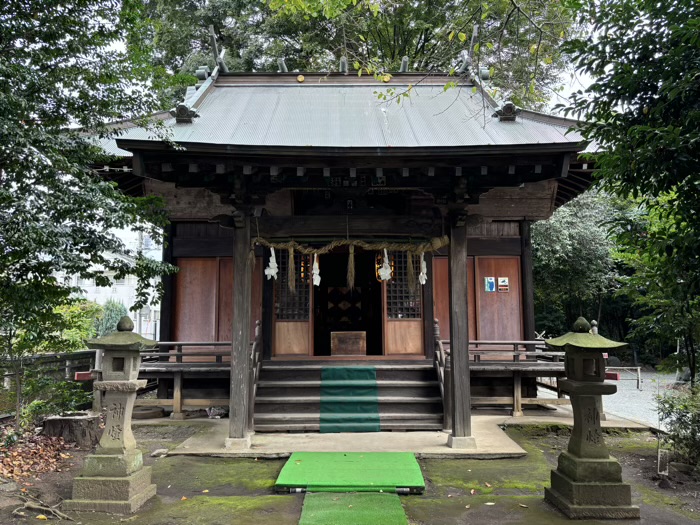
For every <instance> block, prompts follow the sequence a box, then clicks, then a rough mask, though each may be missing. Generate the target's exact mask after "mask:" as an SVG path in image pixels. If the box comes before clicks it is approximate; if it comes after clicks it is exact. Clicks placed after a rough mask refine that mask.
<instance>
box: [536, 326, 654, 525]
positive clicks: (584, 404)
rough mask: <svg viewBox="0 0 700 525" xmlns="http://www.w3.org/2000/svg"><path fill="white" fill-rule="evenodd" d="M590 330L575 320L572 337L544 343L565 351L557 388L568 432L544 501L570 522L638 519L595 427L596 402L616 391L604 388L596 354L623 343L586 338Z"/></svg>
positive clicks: (615, 464)
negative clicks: (568, 413) (569, 414)
mask: <svg viewBox="0 0 700 525" xmlns="http://www.w3.org/2000/svg"><path fill="white" fill-rule="evenodd" d="M590 329H591V326H590V325H589V324H588V322H587V321H586V320H585V319H582V318H579V320H577V321H576V324H575V325H574V332H569V333H568V334H566V335H564V336H562V337H559V338H557V339H552V340H549V341H547V345H548V346H550V347H553V348H556V349H560V348H564V349H565V350H566V361H565V366H566V374H567V376H568V378H567V379H565V380H562V381H560V383H559V385H560V387H561V390H562V391H564V392H566V393H567V394H569V396H570V397H571V408H572V410H573V413H574V428H573V430H572V431H571V439H570V440H569V446H568V449H567V451H566V452H563V453H562V454H561V455H560V456H559V462H558V465H557V469H556V470H553V471H552V475H551V487H550V488H545V489H544V499H545V500H546V501H548V502H550V503H551V504H552V505H554V506H555V507H557V508H558V509H559V510H561V511H562V512H563V513H564V514H566V516H567V517H569V518H572V519H616V518H622V519H638V518H639V517H640V516H639V507H635V506H633V505H632V490H631V488H630V486H629V485H627V484H626V483H623V482H622V467H620V464H619V463H618V462H617V460H616V459H615V458H612V457H610V454H609V453H608V449H607V447H606V446H605V440H604V438H603V430H602V428H601V426H600V421H601V418H602V406H603V404H602V396H604V395H610V394H614V393H615V392H616V391H617V386H615V385H613V384H611V383H605V363H604V360H603V354H602V351H601V350H600V348H601V347H602V348H615V347H619V346H621V345H623V343H615V342H613V341H610V340H608V339H605V338H603V337H601V336H599V335H598V334H597V333H595V332H593V333H589V330H590Z"/></svg>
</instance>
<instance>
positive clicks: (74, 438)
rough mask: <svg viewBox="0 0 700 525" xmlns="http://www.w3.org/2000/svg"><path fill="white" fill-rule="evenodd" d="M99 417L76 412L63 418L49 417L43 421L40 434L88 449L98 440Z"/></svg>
mask: <svg viewBox="0 0 700 525" xmlns="http://www.w3.org/2000/svg"><path fill="white" fill-rule="evenodd" d="M99 427H100V416H99V415H96V414H95V415H91V414H86V413H84V412H76V413H75V414H68V415H65V416H50V417H48V418H46V420H45V421H44V430H43V432H42V434H44V435H45V436H50V437H62V438H63V440H64V441H65V442H66V443H75V444H77V445H78V447H80V448H85V449H90V448H92V447H94V446H95V445H97V442H98V441H99V440H100V428H99Z"/></svg>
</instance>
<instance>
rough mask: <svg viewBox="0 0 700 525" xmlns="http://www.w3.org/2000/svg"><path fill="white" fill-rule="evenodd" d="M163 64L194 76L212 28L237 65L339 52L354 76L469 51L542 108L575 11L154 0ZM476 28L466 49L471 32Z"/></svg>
mask: <svg viewBox="0 0 700 525" xmlns="http://www.w3.org/2000/svg"><path fill="white" fill-rule="evenodd" d="M149 8H150V9H151V13H152V16H153V18H154V19H155V20H156V22H155V26H154V32H155V41H154V42H155V47H156V49H157V50H158V53H157V57H158V60H159V62H158V63H159V64H163V65H165V66H166V67H167V68H169V69H171V70H172V71H175V72H192V71H194V70H195V69H196V68H197V67H198V66H200V65H203V64H204V63H209V64H210V65H211V66H213V58H212V57H211V53H210V51H209V49H210V44H209V34H208V32H207V30H206V28H207V27H208V26H209V25H213V26H214V28H215V32H216V35H217V38H218V40H219V41H220V42H221V43H222V44H223V46H224V47H225V48H226V49H227V51H228V53H229V54H228V55H227V59H226V60H227V65H228V67H229V69H231V70H233V71H256V70H257V71H261V70H263V71H275V70H276V69H277V64H276V59H277V58H278V57H285V59H286V63H287V66H288V67H289V70H290V71H295V70H296V71H337V69H338V61H339V59H340V57H341V56H343V55H344V56H346V57H347V58H348V63H349V64H350V65H351V67H354V69H355V71H357V74H358V75H365V74H367V75H383V74H384V73H385V72H389V71H398V70H399V67H400V64H401V59H402V57H404V56H408V57H409V63H410V68H411V70H413V71H416V70H417V71H431V72H435V71H445V72H446V71H450V70H453V71H454V69H455V66H456V65H457V64H458V63H459V62H460V61H461V58H460V55H463V54H466V53H467V52H468V51H471V52H472V53H473V56H474V66H475V68H486V69H489V70H491V72H492V76H493V78H494V81H493V86H492V87H493V88H494V89H495V90H497V92H498V93H499V94H504V95H506V96H508V97H511V98H512V99H513V100H514V102H516V104H519V105H522V106H527V107H541V106H542V105H543V104H544V103H545V102H546V101H547V100H548V99H549V97H550V95H551V93H552V90H553V89H554V88H555V87H556V86H557V85H558V83H559V77H560V74H561V72H562V71H563V70H564V69H565V67H566V65H567V60H566V57H565V56H564V55H563V54H562V53H561V50H560V45H561V43H562V42H563V41H564V39H565V38H566V37H567V36H569V35H571V34H572V33H574V34H575V33H576V31H577V30H578V28H577V27H576V25H575V24H574V22H573V18H574V12H573V11H572V10H571V9H569V8H568V7H566V6H564V5H562V4H561V3H559V2H540V1H537V0H524V1H522V2H518V3H517V4H516V3H514V2H503V1H501V0H492V1H489V2H476V1H466V2H453V1H451V0H430V1H426V2H395V3H387V2H375V1H373V0H272V1H271V2H269V3H263V2H243V1H241V0H209V1H206V2H205V1H204V0H188V1H187V2H185V3H184V4H183V3H182V2H180V3H177V4H173V3H172V2H169V1H167V0H152V1H151V2H149ZM475 27H476V28H477V29H478V36H477V40H476V42H475V43H474V45H473V46H472V37H471V35H472V30H473V28H475Z"/></svg>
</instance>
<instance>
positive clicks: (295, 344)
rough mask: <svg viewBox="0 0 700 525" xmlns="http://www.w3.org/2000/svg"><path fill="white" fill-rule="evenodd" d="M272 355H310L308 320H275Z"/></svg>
mask: <svg viewBox="0 0 700 525" xmlns="http://www.w3.org/2000/svg"><path fill="white" fill-rule="evenodd" d="M274 333H275V335H274V338H275V339H274V341H273V348H274V355H276V356H283V355H312V354H311V350H312V349H311V339H310V335H309V334H310V327H309V322H308V321H276V322H275V332H274Z"/></svg>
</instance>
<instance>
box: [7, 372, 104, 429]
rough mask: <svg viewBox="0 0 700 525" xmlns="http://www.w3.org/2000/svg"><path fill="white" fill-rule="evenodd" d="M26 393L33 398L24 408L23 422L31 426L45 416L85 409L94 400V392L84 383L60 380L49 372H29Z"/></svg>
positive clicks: (24, 424)
mask: <svg viewBox="0 0 700 525" xmlns="http://www.w3.org/2000/svg"><path fill="white" fill-rule="evenodd" d="M25 395H26V398H27V399H31V402H29V403H28V404H27V405H26V406H25V407H24V409H23V410H22V416H21V424H22V426H23V427H25V428H30V427H32V426H34V425H36V424H37V423H39V422H40V421H41V420H42V419H43V418H44V417H45V416H49V415H54V414H65V413H67V412H75V411H77V410H81V409H83V408H84V407H85V406H86V405H89V404H90V403H91V402H92V394H91V393H90V392H87V391H86V390H85V389H84V386H83V384H82V383H75V382H73V381H65V380H59V381H57V380H56V378H55V377H52V375H51V374H49V373H45V372H44V373H42V372H39V373H36V374H28V376H27V377H26V378H25Z"/></svg>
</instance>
